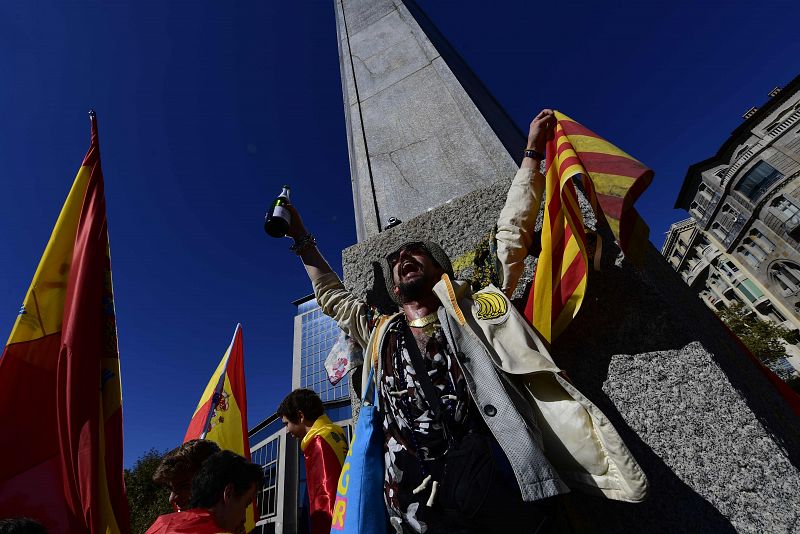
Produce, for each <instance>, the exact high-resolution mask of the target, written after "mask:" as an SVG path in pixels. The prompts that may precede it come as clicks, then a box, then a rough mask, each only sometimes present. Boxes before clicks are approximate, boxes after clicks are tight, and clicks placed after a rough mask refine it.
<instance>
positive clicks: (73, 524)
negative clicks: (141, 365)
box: [0, 112, 130, 533]
mask: <svg viewBox="0 0 800 534" xmlns="http://www.w3.org/2000/svg"><path fill="white" fill-rule="evenodd" d="M90 117H91V132H92V133H91V145H90V147H89V152H88V153H87V154H86V157H85V158H84V160H83V164H82V165H81V167H80V169H79V170H78V175H77V176H76V178H75V181H74V183H73V185H72V189H71V190H70V192H69V195H68V196H67V200H66V202H65V203H64V207H63V208H62V210H61V214H60V215H59V217H58V220H57V221H56V225H55V228H54V229H53V232H52V234H51V236H50V240H49V242H48V243H47V246H46V248H45V251H44V254H43V256H42V258H41V260H40V262H39V266H38V268H37V269H36V273H35V274H34V276H33V281H32V282H31V285H30V288H29V289H28V292H27V293H26V295H25V300H24V301H23V306H22V308H21V309H20V312H19V315H18V316H17V319H16V321H15V323H14V327H13V328H12V330H11V335H10V336H9V338H8V342H7V343H6V346H5V349H4V350H3V356H2V358H0V421H1V422H2V423H1V424H2V431H0V458H2V461H0V517H19V516H27V517H32V518H34V519H36V520H38V521H40V522H41V523H43V524H44V525H45V526H46V527H47V528H48V530H49V531H50V532H70V533H73V532H76V533H83V532H91V533H116V532H123V533H127V532H129V531H130V521H129V512H128V502H127V498H126V496H125V485H124V481H123V463H122V393H121V383H120V365H119V353H118V351H117V329H116V321H115V314H114V298H113V290H112V284H111V261H110V256H109V245H108V227H107V222H106V207H105V193H104V184H103V172H102V170H101V167H100V147H99V141H98V132H97V120H96V118H95V116H94V113H93V112H92V113H90Z"/></svg>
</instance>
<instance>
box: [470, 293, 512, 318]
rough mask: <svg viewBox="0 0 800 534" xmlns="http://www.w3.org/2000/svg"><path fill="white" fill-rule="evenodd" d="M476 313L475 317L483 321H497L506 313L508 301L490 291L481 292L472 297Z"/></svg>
mask: <svg viewBox="0 0 800 534" xmlns="http://www.w3.org/2000/svg"><path fill="white" fill-rule="evenodd" d="M473 299H474V301H475V306H476V307H477V311H476V312H475V316H476V317H477V318H478V319H482V320H484V321H491V320H493V319H499V318H500V317H503V316H504V315H506V314H507V313H508V301H506V299H505V298H503V296H502V295H500V294H498V293H495V292H492V291H481V292H480V293H475V295H473Z"/></svg>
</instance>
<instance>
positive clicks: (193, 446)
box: [153, 439, 220, 511]
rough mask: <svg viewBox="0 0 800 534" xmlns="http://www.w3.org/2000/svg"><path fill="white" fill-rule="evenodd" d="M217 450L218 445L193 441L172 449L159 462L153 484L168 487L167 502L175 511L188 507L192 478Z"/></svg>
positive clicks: (206, 441) (203, 440)
mask: <svg viewBox="0 0 800 534" xmlns="http://www.w3.org/2000/svg"><path fill="white" fill-rule="evenodd" d="M219 450H220V449H219V445H217V444H216V443H214V442H213V441H209V440H206V439H193V440H190V441H187V442H186V443H184V444H183V445H181V446H180V447H177V448H175V449H173V450H172V451H170V452H169V453H167V454H166V455H165V456H164V458H163V459H162V460H161V463H160V464H159V466H158V467H157V468H156V472H155V473H154V474H153V482H155V483H156V484H161V485H163V486H167V487H169V489H170V490H171V493H170V495H169V502H170V504H172V506H173V508H175V511H179V510H185V509H186V508H187V507H188V505H189V496H190V495H191V493H192V478H193V477H194V475H195V473H196V472H197V470H198V469H200V465H201V464H202V463H203V462H204V461H205V459H206V458H208V457H209V456H211V455H212V454H214V453H215V452H219Z"/></svg>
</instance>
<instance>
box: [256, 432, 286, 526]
mask: <svg viewBox="0 0 800 534" xmlns="http://www.w3.org/2000/svg"><path fill="white" fill-rule="evenodd" d="M279 452H280V437H276V438H275V439H273V440H272V441H268V442H267V443H266V444H265V445H264V446H263V447H259V448H258V449H256V450H255V451H253V454H252V461H253V463H254V464H257V465H260V466H261V469H262V470H263V471H264V483H263V485H262V486H261V489H260V490H259V491H258V494H257V495H256V502H257V504H258V512H259V515H260V517H261V518H262V519H263V518H265V517H272V516H274V515H276V514H277V513H278V506H277V501H278V453H279Z"/></svg>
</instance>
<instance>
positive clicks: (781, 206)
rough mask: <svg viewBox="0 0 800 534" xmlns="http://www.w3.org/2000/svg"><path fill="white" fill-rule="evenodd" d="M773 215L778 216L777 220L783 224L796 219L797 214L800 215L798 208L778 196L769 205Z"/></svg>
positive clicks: (786, 199)
mask: <svg viewBox="0 0 800 534" xmlns="http://www.w3.org/2000/svg"><path fill="white" fill-rule="evenodd" d="M770 207H771V208H772V211H773V213H775V215H777V216H778V218H779V219H780V220H782V221H784V222H786V221H787V220H789V219H791V218H793V217H797V215H798V213H800V208H798V207H797V206H795V205H794V204H793V203H792V202H791V201H790V200H789V199H788V198H786V197H784V196H780V197H778V198H776V199H775V200H773V201H772V204H770Z"/></svg>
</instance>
